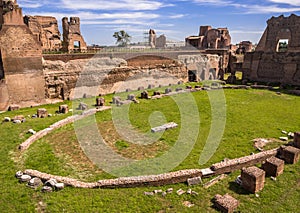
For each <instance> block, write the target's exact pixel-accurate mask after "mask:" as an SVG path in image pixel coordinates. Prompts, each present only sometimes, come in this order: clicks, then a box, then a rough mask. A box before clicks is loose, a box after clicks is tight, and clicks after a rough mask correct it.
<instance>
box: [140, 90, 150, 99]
mask: <svg viewBox="0 0 300 213" xmlns="http://www.w3.org/2000/svg"><path fill="white" fill-rule="evenodd" d="M141 99H149V95H148V92H147V91H144V92H142V93H141Z"/></svg>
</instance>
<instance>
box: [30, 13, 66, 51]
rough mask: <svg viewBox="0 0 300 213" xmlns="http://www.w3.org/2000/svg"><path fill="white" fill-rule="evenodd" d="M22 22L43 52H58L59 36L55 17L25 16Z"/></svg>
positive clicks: (59, 46) (59, 45)
mask: <svg viewBox="0 0 300 213" xmlns="http://www.w3.org/2000/svg"><path fill="white" fill-rule="evenodd" d="M24 22H25V23H26V25H27V26H28V27H29V29H30V30H31V32H32V33H33V34H34V35H35V36H36V39H37V40H38V41H40V42H41V45H42V49H43V50H44V51H58V50H60V49H61V47H62V45H61V40H60V36H61V34H60V32H59V30H58V24H57V20H56V18H55V17H51V16H25V17H24Z"/></svg>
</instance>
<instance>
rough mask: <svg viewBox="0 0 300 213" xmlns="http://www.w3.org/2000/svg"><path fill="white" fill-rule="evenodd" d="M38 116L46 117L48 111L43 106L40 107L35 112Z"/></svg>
mask: <svg viewBox="0 0 300 213" xmlns="http://www.w3.org/2000/svg"><path fill="white" fill-rule="evenodd" d="M36 114H37V116H38V118H46V117H48V111H47V110H46V109H44V108H40V109H38V110H37V112H36Z"/></svg>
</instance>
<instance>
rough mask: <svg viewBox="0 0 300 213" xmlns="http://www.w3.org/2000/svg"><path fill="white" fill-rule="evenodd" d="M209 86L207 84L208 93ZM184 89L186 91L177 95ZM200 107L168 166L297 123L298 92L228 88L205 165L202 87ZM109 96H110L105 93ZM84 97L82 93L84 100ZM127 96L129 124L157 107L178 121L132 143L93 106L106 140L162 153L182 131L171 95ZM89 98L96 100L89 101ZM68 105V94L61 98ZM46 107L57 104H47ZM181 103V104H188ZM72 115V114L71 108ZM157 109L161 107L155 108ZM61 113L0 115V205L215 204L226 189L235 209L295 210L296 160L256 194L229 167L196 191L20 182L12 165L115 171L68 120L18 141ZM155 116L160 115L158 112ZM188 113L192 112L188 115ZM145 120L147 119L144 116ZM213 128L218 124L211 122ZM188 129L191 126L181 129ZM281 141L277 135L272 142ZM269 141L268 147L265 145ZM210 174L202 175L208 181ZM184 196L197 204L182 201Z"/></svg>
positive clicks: (206, 121) (128, 149)
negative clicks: (186, 145)
mask: <svg viewBox="0 0 300 213" xmlns="http://www.w3.org/2000/svg"><path fill="white" fill-rule="evenodd" d="M214 92H215V91H211V93H214ZM179 96H183V97H184V96H185V94H182V95H179ZM193 96H194V98H195V100H196V103H197V107H198V111H199V114H200V127H199V136H198V137H197V140H196V143H195V145H194V146H193V147H192V151H191V152H190V154H189V155H188V157H187V158H185V160H184V161H183V162H181V163H180V164H179V165H178V166H177V167H176V168H174V169H173V171H176V170H180V169H192V168H205V167H209V166H210V165H211V164H212V163H215V162H219V161H221V160H223V159H224V158H235V157H241V156H245V155H249V154H250V153H252V152H257V151H256V150H255V148H254V147H253V142H252V140H253V139H255V138H278V137H280V136H282V133H281V130H286V131H291V132H294V131H299V130H300V116H299V106H300V98H299V97H296V96H291V95H285V94H282V95H278V94H276V93H275V92H271V91H264V90H252V89H250V90H226V91H225V97H226V106H227V112H226V127H225V132H224V135H223V136H222V140H221V143H220V145H219V146H218V149H217V151H216V152H215V154H214V155H213V156H212V158H211V159H209V161H208V162H207V163H206V164H205V165H201V166H200V165H199V163H198V161H199V156H200V154H201V152H202V150H203V148H204V145H205V143H206V140H207V137H208V134H209V131H210V125H211V118H212V117H211V107H210V102H209V96H208V95H207V92H205V91H201V92H196V93H193ZM106 99H107V102H109V100H111V96H108V97H106ZM85 101H87V100H85ZM140 101H141V103H140V104H131V106H130V110H129V115H130V121H131V123H132V125H133V126H134V127H135V129H137V130H138V131H140V132H144V133H145V132H148V131H149V129H150V127H151V125H150V123H152V124H153V123H154V124H156V121H152V122H150V123H149V117H150V118H151V115H153V113H157V112H161V113H163V115H164V117H165V120H166V121H168V122H171V121H174V122H176V123H178V124H180V125H179V128H177V129H172V130H168V131H166V132H165V133H164V134H163V135H162V136H161V137H160V138H159V139H158V140H157V141H156V142H155V143H153V144H150V145H146V146H142V145H138V144H133V143H130V142H129V141H126V140H124V139H122V138H121V137H120V135H119V134H118V132H117V131H116V130H115V129H114V124H113V122H112V113H111V111H105V112H100V113H97V114H96V120H97V125H98V127H99V131H100V132H101V135H102V136H103V137H104V139H105V140H106V142H107V144H108V145H109V146H110V147H111V148H112V149H113V150H114V151H115V152H117V153H118V154H120V155H123V156H125V157H127V158H132V159H137V160H143V159H148V158H156V157H159V156H162V155H163V154H164V153H165V152H167V151H168V150H170V148H171V147H173V146H174V145H175V143H176V141H177V138H178V135H180V129H181V128H182V126H183V125H185V124H183V123H181V121H182V119H181V116H180V110H179V108H178V106H177V104H176V102H175V100H174V99H173V98H171V97H165V98H163V99H160V100H153V101H150V100H140ZM87 102H88V103H89V104H90V105H91V104H92V103H94V100H91V101H87ZM66 103H67V104H69V106H72V103H71V102H66ZM45 108H47V109H48V111H49V112H50V113H53V114H54V112H55V111H56V110H57V109H58V105H48V106H45ZM36 109H37V108H28V109H22V110H20V111H17V112H6V113H3V114H0V120H3V118H4V117H6V116H8V117H13V116H14V115H20V114H22V115H24V116H27V115H32V114H34V113H36ZM189 109H190V108H189V106H186V111H189ZM69 115H71V114H69ZM158 115H160V114H158ZM66 116H67V115H57V116H53V117H49V118H44V119H31V118H28V119H27V121H26V122H25V123H23V124H12V123H2V124H1V125H0V127H1V131H0V145H1V149H0V178H1V186H0V190H1V197H0V211H1V212H216V210H215V209H214V208H212V203H211V199H212V198H213V196H214V195H215V194H217V193H219V194H225V193H229V194H231V195H232V196H233V197H235V198H237V199H238V200H239V201H240V206H239V208H238V211H240V212H299V203H298V202H299V200H300V172H299V171H300V163H298V164H296V165H286V166H285V171H284V174H283V175H281V176H280V177H278V178H277V181H273V180H271V179H270V178H268V177H267V178H266V183H265V188H264V189H263V191H262V192H260V193H258V194H259V197H257V196H255V195H253V194H249V193H247V192H246V191H245V190H243V189H242V188H240V187H239V186H238V185H237V184H236V183H234V180H235V179H236V177H237V176H238V175H239V174H240V172H239V171H237V172H234V173H232V174H230V175H228V177H227V178H226V179H224V180H222V181H221V182H219V183H218V184H216V185H214V186H212V187H210V188H209V189H204V188H203V187H202V186H201V185H198V186H193V187H191V188H192V190H194V191H196V192H198V193H199V195H198V196H193V195H188V194H184V195H182V196H178V195H177V194H176V193H175V192H176V191H177V190H178V189H180V188H181V189H183V190H187V189H188V188H190V187H188V186H187V185H186V184H176V185H168V186H163V187H147V188H131V189H90V190H88V189H74V188H70V187H67V188H65V189H64V190H62V191H57V192H53V193H42V192H40V189H37V190H32V189H30V188H28V187H26V185H24V184H21V183H19V182H18V180H17V179H15V178H14V174H15V172H16V171H18V170H24V169H37V170H39V171H42V172H47V173H51V174H55V175H62V176H68V177H72V178H78V179H80V180H83V181H96V180H99V179H105V178H113V176H112V175H111V174H108V173H106V172H104V171H102V170H101V169H99V168H98V167H97V166H96V165H94V164H93V163H92V162H91V161H89V159H88V158H87V157H86V156H85V154H84V153H83V151H82V150H81V148H80V145H79V144H78V141H77V138H76V135H75V131H74V127H73V125H67V126H65V127H63V128H61V129H59V130H57V131H55V132H53V133H51V134H50V135H48V136H46V137H44V138H43V139H41V140H39V141H37V142H36V143H34V144H33V145H32V146H31V147H30V149H29V150H27V151H25V152H23V153H20V152H19V151H18V150H17V147H18V145H19V144H21V143H22V142H23V141H25V140H26V138H28V137H30V135H29V134H27V131H28V129H34V130H36V131H38V130H42V129H44V128H46V127H48V126H49V125H51V124H53V123H54V122H56V121H58V120H61V119H63V118H65V117H66ZM158 117H159V116H158ZM190 119H191V121H192V120H193V119H194V117H193V116H192V115H191V117H190ZM150 120H151V119H150ZM211 131H216V130H211ZM186 134H189V132H186ZM279 144H280V143H276V146H277V145H279ZM269 148H271V147H269ZM207 181H208V180H204V182H207ZM171 187H172V188H174V191H175V192H173V193H172V194H168V195H167V196H166V197H162V196H161V195H159V194H158V195H155V196H145V195H144V192H145V191H152V190H155V189H163V190H166V189H168V188H171ZM184 201H190V202H192V203H193V204H195V206H193V207H191V208H187V207H185V206H184V205H183V202H184Z"/></svg>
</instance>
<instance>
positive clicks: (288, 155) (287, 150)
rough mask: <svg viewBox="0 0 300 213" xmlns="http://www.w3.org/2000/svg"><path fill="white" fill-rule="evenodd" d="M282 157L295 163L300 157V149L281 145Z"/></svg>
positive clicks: (287, 161) (288, 161)
mask: <svg viewBox="0 0 300 213" xmlns="http://www.w3.org/2000/svg"><path fill="white" fill-rule="evenodd" d="M279 152H280V157H281V158H282V159H283V160H284V161H285V162H286V163H290V164H295V163H297V162H298V161H299V159H300V149H298V148H296V147H292V146H287V147H284V146H282V147H280V150H279Z"/></svg>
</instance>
